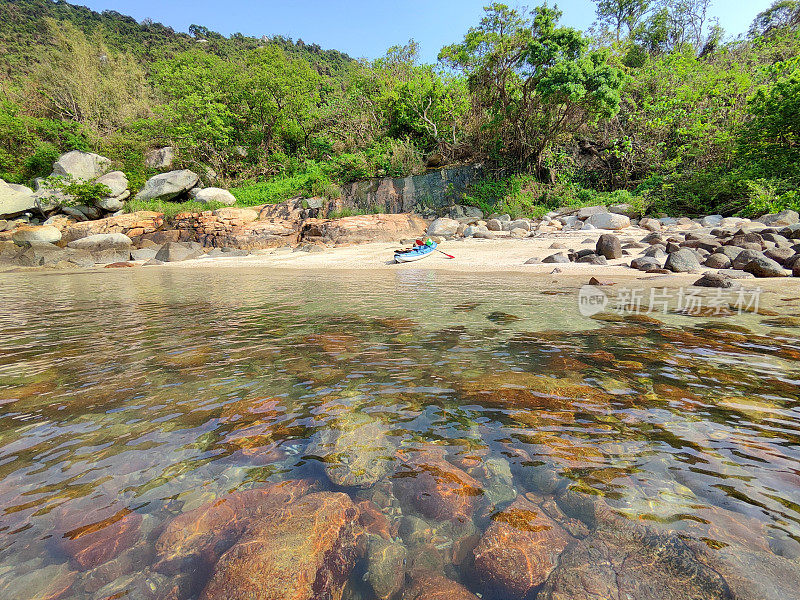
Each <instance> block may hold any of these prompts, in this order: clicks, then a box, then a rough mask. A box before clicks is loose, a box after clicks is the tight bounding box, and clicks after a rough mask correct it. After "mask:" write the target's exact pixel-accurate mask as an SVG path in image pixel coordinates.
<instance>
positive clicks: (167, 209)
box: [128, 199, 225, 219]
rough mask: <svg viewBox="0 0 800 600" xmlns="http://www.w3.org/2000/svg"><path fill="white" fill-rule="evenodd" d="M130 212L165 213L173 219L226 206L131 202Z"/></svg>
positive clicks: (168, 217)
mask: <svg viewBox="0 0 800 600" xmlns="http://www.w3.org/2000/svg"><path fill="white" fill-rule="evenodd" d="M128 204H129V206H128V210H129V211H130V212H137V211H140V210H150V211H153V212H160V213H164V216H165V217H166V218H167V219H172V218H174V217H175V215H178V214H180V213H186V212H189V213H199V212H203V211H205V210H217V209H218V208H224V207H225V205H224V204H220V203H219V202H206V203H202V202H192V201H188V202H164V201H162V200H147V201H144V200H135V199H134V200H130V201H129V202H128Z"/></svg>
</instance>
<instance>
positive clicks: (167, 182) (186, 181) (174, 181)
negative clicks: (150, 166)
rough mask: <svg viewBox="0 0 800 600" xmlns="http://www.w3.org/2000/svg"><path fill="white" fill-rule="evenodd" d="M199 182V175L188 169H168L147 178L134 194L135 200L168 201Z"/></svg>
mask: <svg viewBox="0 0 800 600" xmlns="http://www.w3.org/2000/svg"><path fill="white" fill-rule="evenodd" d="M199 182H200V176H199V175H198V174H197V173H194V172H193V171H189V170H186V169H184V170H182V171H170V172H169V173H162V174H161V175H156V176H155V177H151V178H150V179H148V180H147V183H145V184H144V188H142V190H141V191H140V192H139V193H138V194H136V199H137V200H164V201H170V200H175V199H177V198H180V197H182V196H184V195H186V194H188V192H189V190H191V189H192V188H193V187H195V186H196V185H197V184H198V183H199Z"/></svg>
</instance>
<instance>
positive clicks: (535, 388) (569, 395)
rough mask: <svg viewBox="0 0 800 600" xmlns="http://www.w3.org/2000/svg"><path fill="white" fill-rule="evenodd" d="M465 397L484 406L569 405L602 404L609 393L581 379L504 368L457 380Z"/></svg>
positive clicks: (536, 406) (538, 406) (554, 407)
mask: <svg viewBox="0 0 800 600" xmlns="http://www.w3.org/2000/svg"><path fill="white" fill-rule="evenodd" d="M458 387H459V392H460V393H461V395H462V396H463V397H464V399H465V400H466V401H469V402H472V403H475V404H482V405H484V406H502V407H509V408H532V409H547V410H559V409H572V407H573V405H574V404H575V403H576V402H581V403H583V404H587V403H592V404H594V405H596V406H605V405H606V404H607V403H608V402H609V401H610V400H611V395H610V394H607V393H605V392H603V391H602V390H599V389H597V388H594V387H591V386H589V385H586V384H585V383H583V382H582V381H580V380H577V379H570V378H566V377H565V378H562V379H555V378H553V377H544V376H541V375H535V374H533V373H523V372H519V371H506V372H500V373H492V374H487V375H484V376H483V377H481V378H479V379H474V380H466V381H462V382H459V386H458Z"/></svg>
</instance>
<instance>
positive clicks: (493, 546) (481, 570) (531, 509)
mask: <svg viewBox="0 0 800 600" xmlns="http://www.w3.org/2000/svg"><path fill="white" fill-rule="evenodd" d="M570 541H572V538H571V536H570V535H569V534H568V533H567V532H566V531H565V530H564V529H563V528H562V527H561V526H560V525H558V523H556V522H555V521H553V520H552V519H551V518H550V517H549V516H547V514H545V512H544V511H543V510H542V509H541V508H540V507H539V506H537V505H536V504H534V503H533V502H531V501H530V500H529V499H527V498H525V497H523V496H520V497H519V498H517V499H516V500H515V501H514V502H513V503H512V504H511V506H509V507H508V508H507V509H505V510H504V511H503V512H501V513H499V514H497V515H495V516H494V517H493V523H492V525H491V526H490V527H489V529H487V530H486V533H485V534H484V535H483V537H482V538H481V541H480V543H479V544H478V547H477V548H475V551H474V554H475V571H476V572H477V575H478V577H479V578H480V580H481V581H482V583H483V584H484V586H485V587H486V588H487V590H488V591H493V590H499V591H500V592H501V593H502V594H503V597H504V598H510V599H513V598H518V599H522V598H525V597H526V596H527V594H528V593H529V592H531V591H532V590H533V589H535V588H536V587H537V586H539V585H541V584H542V583H544V581H545V580H546V579H547V577H548V576H549V575H550V573H551V571H552V570H553V569H554V568H555V566H556V565H557V564H558V557H559V555H560V554H561V552H563V550H564V548H566V547H567V545H568V544H569V543H570Z"/></svg>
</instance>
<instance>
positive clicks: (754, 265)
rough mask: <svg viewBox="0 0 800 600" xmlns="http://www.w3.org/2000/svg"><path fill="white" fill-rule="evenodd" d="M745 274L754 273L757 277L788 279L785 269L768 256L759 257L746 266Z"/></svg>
mask: <svg viewBox="0 0 800 600" xmlns="http://www.w3.org/2000/svg"><path fill="white" fill-rule="evenodd" d="M743 270H744V271H745V273H752V274H753V275H755V276H756V277H786V276H788V273H787V272H786V270H784V268H783V267H782V266H781V265H780V264H779V263H777V262H776V261H774V260H772V259H771V258H767V257H766V256H758V257H756V258H754V259H753V260H751V261H750V262H749V263H747V264H746V265H745V266H744V269H743Z"/></svg>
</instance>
